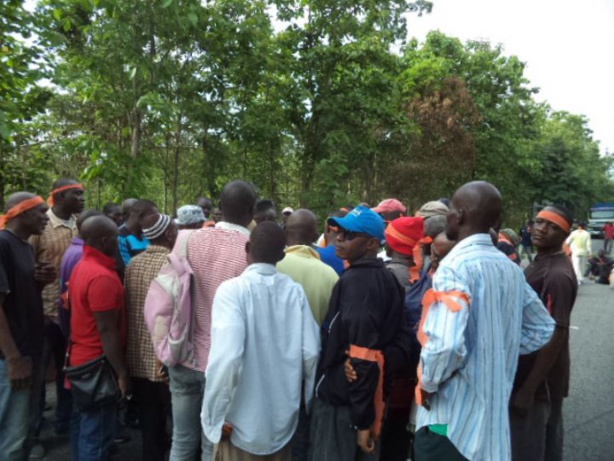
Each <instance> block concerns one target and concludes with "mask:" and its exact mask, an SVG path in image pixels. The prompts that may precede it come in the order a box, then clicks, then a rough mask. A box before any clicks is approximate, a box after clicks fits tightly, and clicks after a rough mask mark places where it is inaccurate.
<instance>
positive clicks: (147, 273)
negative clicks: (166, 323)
mask: <svg viewBox="0 0 614 461" xmlns="http://www.w3.org/2000/svg"><path fill="white" fill-rule="evenodd" d="M169 253H170V250H169V249H168V248H165V247H162V246H158V245H151V246H150V247H149V248H147V250H145V251H144V252H143V253H141V254H139V255H137V256H135V257H134V258H132V261H131V262H130V265H129V266H128V267H127V268H126V278H125V280H124V283H125V288H126V317H127V319H128V347H127V353H126V356H127V362H128V370H129V372H130V376H132V377H135V378H146V379H149V380H150V381H161V379H160V378H159V377H158V376H157V373H156V372H157V370H156V353H155V351H154V348H153V344H152V342H151V335H150V334H149V330H148V329H147V325H146V324H145V315H144V314H143V309H144V307H145V298H146V297H147V292H148V291H149V285H151V282H152V280H153V279H154V278H156V277H157V275H158V273H159V272H160V269H161V268H162V266H163V265H164V263H166V262H167V261H168V259H167V256H168V254H169Z"/></svg>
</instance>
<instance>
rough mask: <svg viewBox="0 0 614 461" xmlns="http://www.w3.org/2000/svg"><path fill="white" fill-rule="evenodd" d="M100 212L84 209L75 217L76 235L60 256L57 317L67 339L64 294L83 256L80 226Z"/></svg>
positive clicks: (68, 319)
mask: <svg viewBox="0 0 614 461" xmlns="http://www.w3.org/2000/svg"><path fill="white" fill-rule="evenodd" d="M101 215H102V213H101V212H100V211H97V210H85V211H84V212H82V213H81V214H80V215H79V217H78V218H77V232H78V233H77V236H76V237H73V239H72V242H71V244H70V246H69V247H68V249H67V250H66V252H65V253H64V257H63V258H62V264H60V298H61V301H60V308H59V311H58V319H59V321H60V328H61V329H62V333H63V334H64V337H65V338H66V341H68V339H69V337H70V310H68V304H67V303H66V299H65V298H66V296H67V293H68V281H69V280H70V276H71V275H72V272H73V270H75V267H76V266H77V264H78V263H79V261H81V258H82V257H83V244H84V243H85V242H84V241H83V236H82V235H81V227H82V226H83V223H84V222H85V220H86V219H87V218H91V217H92V216H101Z"/></svg>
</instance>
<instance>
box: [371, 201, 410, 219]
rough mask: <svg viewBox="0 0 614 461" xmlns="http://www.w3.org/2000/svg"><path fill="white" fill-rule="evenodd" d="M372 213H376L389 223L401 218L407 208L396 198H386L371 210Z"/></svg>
mask: <svg viewBox="0 0 614 461" xmlns="http://www.w3.org/2000/svg"><path fill="white" fill-rule="evenodd" d="M373 211H375V212H376V213H378V214H379V215H380V216H381V217H382V219H383V220H384V221H385V222H386V223H389V222H390V221H393V220H395V219H397V218H400V217H401V216H403V215H404V214H405V212H406V211H407V208H406V207H405V205H403V204H402V203H401V202H400V201H398V200H397V199H396V198H387V199H386V200H382V201H381V202H380V203H379V204H378V205H377V206H376V207H375V208H373Z"/></svg>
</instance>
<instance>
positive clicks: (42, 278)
mask: <svg viewBox="0 0 614 461" xmlns="http://www.w3.org/2000/svg"><path fill="white" fill-rule="evenodd" d="M34 278H35V279H36V281H37V282H38V283H40V284H41V285H47V284H49V283H52V282H54V281H55V280H57V278H58V272H57V271H56V270H55V267H53V266H52V265H51V264H50V263H48V262H47V261H38V262H37V263H36V264H35V265H34Z"/></svg>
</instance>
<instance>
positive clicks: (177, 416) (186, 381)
mask: <svg viewBox="0 0 614 461" xmlns="http://www.w3.org/2000/svg"><path fill="white" fill-rule="evenodd" d="M255 203H256V193H255V191H254V189H253V188H252V186H250V185H249V184H247V183H246V182H244V181H239V180H237V181H232V182H230V183H228V184H227V185H226V186H225V187H224V190H223V191H222V198H221V204H220V206H221V208H222V215H223V219H222V221H220V222H219V223H217V224H216V225H215V227H213V228H209V229H201V230H198V231H196V232H194V233H193V234H192V235H191V236H190V238H189V241H188V251H187V257H188V262H189V264H190V266H191V267H192V269H193V271H194V282H195V295H196V296H195V298H192V299H193V301H192V303H193V311H194V312H195V315H194V322H193V327H192V330H193V331H192V336H193V344H194V364H193V365H192V366H191V367H187V366H182V365H178V366H176V367H173V368H170V369H169V376H170V387H171V397H172V407H173V444H172V447H171V456H170V460H171V461H184V460H185V461H187V460H189V461H192V460H193V459H194V457H195V456H196V453H197V452H198V450H199V447H201V442H202V453H203V454H202V459H203V460H210V459H211V456H212V453H213V447H212V445H211V443H210V442H209V441H208V440H207V439H205V438H203V437H202V429H201V426H200V424H199V423H200V410H201V407H202V399H203V392H204V387H205V379H204V378H205V376H204V371H205V370H206V369H207V362H208V359H209V348H210V345H211V339H210V338H211V307H212V305H213V297H214V296H215V291H216V290H217V289H218V287H219V286H220V285H221V284H222V282H225V281H226V280H228V279H231V278H234V277H238V276H239V275H241V274H242V273H243V271H244V270H245V267H246V266H247V261H246V258H245V244H246V243H247V242H248V241H249V230H248V229H247V228H246V226H247V225H248V224H249V223H250V222H251V221H252V218H253V213H254V205H255Z"/></svg>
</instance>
